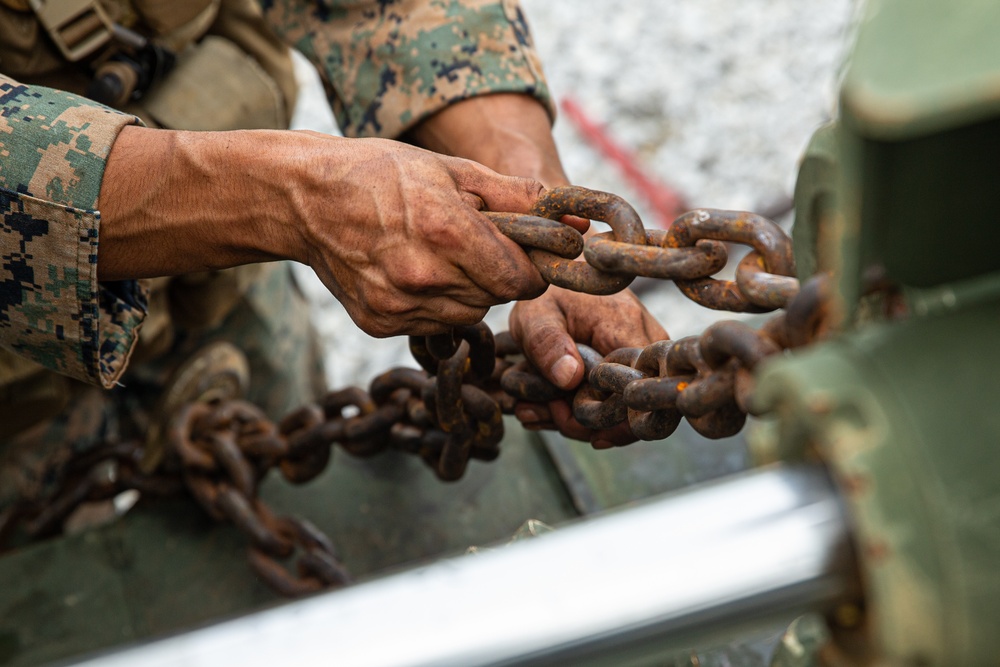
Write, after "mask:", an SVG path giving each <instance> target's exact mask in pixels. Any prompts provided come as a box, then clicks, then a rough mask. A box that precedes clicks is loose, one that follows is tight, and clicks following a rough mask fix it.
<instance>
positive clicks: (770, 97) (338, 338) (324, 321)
mask: <svg viewBox="0 0 1000 667" xmlns="http://www.w3.org/2000/svg"><path fill="white" fill-rule="evenodd" d="M521 4H522V7H523V9H524V11H525V13H526V14H527V17H528V22H529V24H530V25H531V27H532V30H533V34H534V38H535V42H536V46H537V47H538V50H539V51H540V53H541V55H542V59H543V63H544V66H545V73H546V75H547V78H548V81H549V84H550V87H551V89H552V92H553V94H554V96H555V99H556V102H557V104H559V105H560V115H559V118H558V119H557V121H556V124H555V135H556V141H557V144H558V146H559V150H560V153H561V155H562V159H563V163H564V165H565V167H566V172H567V174H568V175H569V177H570V179H571V180H572V181H573V182H574V183H576V184H578V185H582V186H586V187H589V188H594V189H597V190H604V191H607V192H613V193H615V194H618V195H620V196H622V197H624V198H625V199H626V200H628V201H629V202H630V203H631V204H632V205H633V206H634V207H635V208H636V210H638V211H639V213H640V215H641V216H642V219H643V221H644V224H645V225H646V226H647V227H654V226H657V225H659V224H661V217H662V216H661V215H659V214H658V211H657V209H656V207H655V206H654V205H653V204H652V202H650V201H649V199H648V198H647V197H644V196H643V194H642V189H641V187H639V186H638V185H637V183H636V181H635V179H634V178H629V177H628V176H626V175H625V173H624V172H623V169H622V165H621V164H620V163H619V162H616V161H615V160H614V159H612V158H611V157H610V156H609V155H608V153H607V151H606V150H602V149H601V148H600V147H599V146H598V145H597V139H595V136H594V132H593V131H592V132H591V134H590V135H588V134H587V133H586V132H584V131H581V127H580V125H579V123H578V122H577V121H576V119H575V118H574V117H573V115H572V114H571V113H568V112H567V105H571V107H575V109H577V110H578V111H579V113H582V114H583V116H584V117H585V118H586V120H589V122H590V123H592V124H593V125H594V126H596V128H597V130H596V131H597V134H599V135H602V136H603V137H604V138H605V139H607V140H609V141H611V142H613V143H614V144H615V145H616V146H617V147H618V148H619V149H621V152H623V153H625V154H627V157H628V158H629V161H630V162H631V163H632V165H633V167H634V168H635V169H637V170H638V171H640V172H641V173H642V174H643V175H644V176H645V177H646V179H647V180H648V181H650V182H651V183H653V184H654V185H661V186H663V187H666V188H668V189H669V190H672V191H674V192H676V193H677V194H678V195H680V196H681V197H682V198H683V200H684V201H685V202H687V204H689V205H690V207H699V206H704V207H711V208H726V209H741V210H750V211H754V212H758V213H771V212H780V211H782V210H786V209H787V207H788V206H789V205H790V201H791V190H792V187H793V186H794V179H795V173H796V169H797V164H798V158H799V155H800V153H801V152H802V150H803V149H804V147H805V144H806V142H807V141H808V139H809V137H810V135H811V134H812V132H813V130H814V129H815V128H816V127H817V126H818V125H820V124H821V123H822V122H824V121H825V120H826V119H828V118H829V117H831V116H832V114H833V110H834V106H835V103H836V100H835V97H834V91H835V84H836V79H837V74H838V69H839V63H840V60H841V57H842V54H843V53H844V50H845V47H846V42H847V36H848V33H849V26H850V23H851V14H852V2H851V0H821V1H820V2H808V3H807V2H801V1H800V0H752V1H750V2H747V1H746V0H630V2H628V3H610V2H604V1H599V0H522V3H521ZM297 65H298V66H299V67H298V74H299V77H300V79H301V82H302V84H303V85H302V93H301V96H300V100H299V104H298V107H297V110H296V116H295V119H294V126H295V127H298V128H309V129H315V130H320V131H325V132H336V128H335V124H334V121H333V118H332V116H331V114H330V111H329V108H328V106H327V103H326V100H325V98H324V95H323V92H322V89H321V87H320V85H319V82H318V79H317V77H316V75H315V73H314V72H313V71H312V69H311V68H310V66H309V65H308V64H306V63H305V61H304V59H299V60H298V61H297ZM572 110H573V108H570V109H569V111H572ZM778 217H780V218H783V220H782V221H783V222H784V223H785V224H786V226H787V225H788V224H790V220H789V219H788V216H778ZM738 259H739V257H738V256H736V257H734V258H733V260H732V261H731V263H730V264H731V266H732V265H734V264H735V261H738ZM300 277H301V278H302V281H301V282H302V284H303V286H304V288H305V289H306V290H307V292H308V294H309V295H310V296H311V298H312V299H313V301H314V303H315V306H316V307H315V311H314V312H315V316H316V322H317V325H318V326H319V328H320V331H321V332H322V335H323V337H324V340H325V343H326V350H327V357H326V361H327V363H326V369H327V375H328V377H329V381H330V383H331V386H333V387H340V386H343V385H346V384H361V385H365V384H367V383H368V382H369V381H370V380H371V378H372V377H374V376H375V375H378V374H379V373H381V372H382V371H384V370H386V369H388V368H390V367H393V366H398V365H405V366H414V365H415V364H414V362H413V361H412V360H411V359H410V356H409V352H408V350H407V347H406V340H405V338H398V339H390V340H375V339H372V338H370V337H368V336H366V335H365V334H364V333H362V332H361V331H360V330H358V329H357V327H355V326H354V325H353V323H352V322H351V321H350V318H348V316H347V315H346V313H345V312H344V311H343V309H342V308H341V307H340V306H339V304H338V303H337V302H336V301H335V300H334V299H333V298H332V297H330V295H329V294H328V293H327V292H326V290H325V289H324V288H323V286H322V285H321V284H320V283H319V281H318V280H316V279H315V277H314V276H312V275H311V271H310V270H309V269H307V268H305V267H303V270H302V271H301V272H300ZM642 287H643V289H642V292H643V294H642V299H643V301H644V303H645V304H646V305H647V307H648V308H649V309H650V310H651V311H652V312H653V314H654V315H655V316H656V317H657V319H659V320H660V321H661V322H662V323H663V324H664V326H665V327H666V328H667V331H669V332H670V334H671V337H672V338H674V339H676V338H680V337H682V336H687V335H693V334H696V333H700V332H701V331H702V330H703V329H704V328H705V326H707V325H708V324H710V323H711V322H712V321H714V320H715V319H718V318H720V317H723V316H722V315H720V314H719V313H716V312H713V311H708V310H705V309H703V308H700V307H699V306H697V305H695V304H693V303H691V302H689V301H687V300H686V299H684V298H683V297H682V296H681V295H680V294H679V292H677V290H676V289H675V288H674V287H673V285H672V284H668V283H663V284H656V285H648V284H647V285H643V286H642ZM508 310H509V309H508V308H503V307H501V308H495V309H494V310H493V311H492V312H491V313H490V316H489V318H488V320H487V322H488V323H489V324H490V326H491V327H492V328H493V330H494V331H499V330H503V329H506V328H507V327H506V318H507V313H508ZM726 317H731V316H726Z"/></svg>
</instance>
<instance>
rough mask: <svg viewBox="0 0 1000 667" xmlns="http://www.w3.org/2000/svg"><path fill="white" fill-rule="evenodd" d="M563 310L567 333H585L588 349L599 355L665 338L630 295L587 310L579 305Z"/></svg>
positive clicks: (646, 312) (594, 305)
mask: <svg viewBox="0 0 1000 667" xmlns="http://www.w3.org/2000/svg"><path fill="white" fill-rule="evenodd" d="M569 298H573V297H569ZM576 298H577V299H578V300H579V299H580V298H581V297H576ZM563 307H564V309H567V307H566V306H565V305H564V306H563ZM567 310H568V312H570V313H572V315H573V318H574V319H573V321H572V322H571V323H570V326H571V330H572V331H587V330H589V331H590V334H591V335H590V342H591V345H592V346H593V347H594V348H595V349H596V350H597V351H598V352H600V353H601V354H608V353H610V352H612V351H613V350H617V349H618V348H621V347H645V346H646V345H649V344H650V343H654V342H656V341H658V340H664V339H666V338H667V332H666V330H665V329H664V328H663V327H662V326H661V325H660V323H659V322H657V321H656V319H655V318H654V317H653V316H652V315H650V314H649V312H648V311H647V310H646V308H645V307H644V306H643V305H642V304H641V303H640V302H639V300H638V299H637V298H636V297H635V295H633V294H632V293H631V292H623V293H621V294H618V295H614V296H613V297H605V298H604V299H602V300H601V301H600V302H598V303H594V304H593V305H592V306H591V307H589V308H584V307H582V304H581V305H580V307H573V308H569V309H567Z"/></svg>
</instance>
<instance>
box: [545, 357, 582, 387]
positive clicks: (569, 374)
mask: <svg viewBox="0 0 1000 667" xmlns="http://www.w3.org/2000/svg"><path fill="white" fill-rule="evenodd" d="M579 364H580V362H579V361H577V360H576V358H575V357H573V356H572V355H570V354H565V355H563V356H562V357H560V358H559V361H557V362H556V363H554V364H552V377H553V378H554V379H555V381H556V384H557V385H559V386H560V387H563V388H565V387H566V386H567V385H568V384H569V383H570V381H572V379H573V375H575V374H576V369H577V367H578V366H579Z"/></svg>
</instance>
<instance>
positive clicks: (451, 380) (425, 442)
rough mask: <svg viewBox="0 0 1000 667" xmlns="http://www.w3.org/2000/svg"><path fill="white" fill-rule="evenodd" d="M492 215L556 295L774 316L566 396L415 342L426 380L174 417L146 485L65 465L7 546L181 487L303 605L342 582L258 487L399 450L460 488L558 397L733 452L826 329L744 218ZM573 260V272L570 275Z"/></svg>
mask: <svg viewBox="0 0 1000 667" xmlns="http://www.w3.org/2000/svg"><path fill="white" fill-rule="evenodd" d="M486 215H487V216H488V217H489V218H490V219H491V220H492V221H493V222H494V223H495V224H496V225H497V227H498V228H499V229H500V231H501V232H503V233H504V234H505V235H507V236H508V237H510V238H511V239H513V240H514V241H516V242H517V243H519V244H520V245H522V246H523V247H524V248H525V251H526V252H527V253H528V255H529V256H530V258H531V260H532V262H533V263H534V265H535V266H536V267H537V268H538V270H539V271H540V272H541V274H542V275H543V277H544V278H545V279H546V280H547V281H548V282H549V283H551V284H555V285H559V286H562V287H565V288H568V289H571V290H575V291H580V292H587V293H590V294H611V293H614V292H618V291H620V290H622V289H624V288H626V287H627V286H628V285H629V283H630V282H631V281H632V280H633V279H634V278H635V277H636V276H646V277H650V278H659V279H664V280H673V281H674V282H675V284H676V285H677V286H678V287H679V288H680V290H681V292H682V293H684V294H685V295H686V296H687V297H688V298H690V299H692V300H694V301H696V302H697V303H699V304H701V305H703V306H706V307H708V308H713V309H718V310H729V311H734V312H768V311H772V310H776V309H779V308H784V309H785V312H783V313H781V314H779V315H778V316H776V317H775V318H772V319H771V320H769V321H768V322H767V323H766V324H765V325H764V326H763V327H762V328H761V329H759V330H756V329H754V328H752V327H750V326H748V325H746V324H743V323H741V322H735V321H722V322H717V323H715V324H713V325H712V326H710V327H709V328H708V329H707V330H706V331H705V332H704V333H703V334H702V335H701V336H691V337H687V338H682V339H680V340H676V341H671V340H663V341H658V342H656V343H653V344H652V345H649V346H648V347H645V348H623V349H620V350H616V351H614V352H612V353H611V354H609V355H607V356H606V357H602V356H601V355H600V354H598V352H597V351H596V350H593V349H592V348H589V347H587V346H585V345H578V349H579V352H580V354H581V357H582V358H583V360H584V366H585V371H586V374H585V382H584V383H583V384H582V385H581V386H580V387H579V388H577V389H576V390H574V391H572V392H564V391H562V390H560V389H558V388H556V387H555V386H553V385H551V384H549V383H548V382H547V381H546V380H544V379H543V378H542V377H541V376H540V375H539V374H538V373H537V372H536V371H535V370H534V369H533V368H532V367H531V366H530V365H529V364H528V362H527V361H525V360H524V359H523V358H522V357H521V356H520V355H521V351H520V350H519V349H518V347H517V345H516V344H515V343H514V340H513V338H512V337H511V336H510V334H509V333H508V332H503V333H500V334H498V335H497V336H494V335H493V334H492V332H491V331H490V330H489V328H488V327H487V326H486V325H485V324H482V323H480V324H477V325H474V326H464V327H456V328H454V329H453V330H452V331H451V332H449V333H446V334H440V335H436V336H428V337H413V338H411V339H410V350H411V352H412V354H413V356H414V358H415V359H416V361H417V363H418V364H419V365H420V367H421V368H420V369H419V370H417V369H412V368H396V369H393V370H390V371H388V372H386V373H383V374H382V375H380V376H378V377H377V378H375V379H374V380H373V381H372V383H371V385H370V386H369V389H368V391H367V392H366V391H363V390H362V389H360V388H357V387H349V388H346V389H342V390H339V391H334V392H330V393H329V394H327V395H326V396H325V397H323V399H322V400H321V401H320V402H319V403H317V404H309V405H306V406H303V407H302V408H300V409H298V410H296V411H294V412H292V413H290V414H289V415H287V416H286V417H285V418H284V419H283V420H282V421H281V422H280V423H278V424H275V423H273V422H271V421H269V420H268V419H267V418H266V416H265V415H264V414H263V412H261V411H260V409H258V408H257V407H255V406H253V405H251V404H249V403H246V402H243V401H236V400H216V401H214V402H212V403H204V402H202V403H190V404H187V405H184V406H183V407H182V408H180V409H179V410H178V411H177V412H176V413H175V414H174V415H173V417H172V420H171V422H170V426H169V429H168V433H167V438H166V439H167V441H168V443H169V447H168V449H167V452H166V453H165V455H164V457H163V461H162V462H161V463H160V465H159V467H158V468H157V470H156V472H155V473H154V474H145V473H143V472H141V471H140V468H139V465H138V463H139V462H140V461H141V460H142V454H143V452H142V447H141V446H139V445H135V444H129V445H111V446H108V447H104V448H99V449H98V450H95V451H94V452H91V453H88V454H86V455H84V456H83V457H81V458H80V459H78V460H75V461H74V462H73V463H72V465H71V466H70V469H69V471H68V473H67V475H66V479H65V483H64V484H63V485H61V486H60V488H59V490H58V491H57V492H55V493H54V494H53V495H52V496H50V497H49V498H48V499H47V500H46V501H45V502H34V503H27V502H25V503H19V504H16V505H14V506H13V507H12V508H10V509H9V510H8V511H7V512H5V513H4V514H3V515H0V543H2V542H3V540H4V538H5V537H6V536H9V535H10V533H11V532H12V530H13V527H14V526H16V525H21V526H22V528H23V530H24V532H26V533H27V534H28V536H30V537H42V536H45V535H49V534H52V533H54V532H57V531H58V530H59V528H60V526H61V525H62V523H63V521H64V520H65V519H66V517H67V516H69V514H70V513H71V512H72V511H73V510H74V509H75V508H76V507H77V506H79V505H80V504H81V503H84V502H88V501H92V500H97V499H104V498H110V497H113V496H114V495H115V494H117V493H120V492H121V491H122V490H125V489H129V488H134V489H138V490H139V491H140V492H141V493H147V492H148V493H154V494H158V493H165V492H173V491H177V490H178V489H179V488H181V487H186V488H187V489H188V491H189V492H190V493H191V495H192V496H193V497H194V498H195V500H196V501H197V502H198V503H199V504H200V505H201V506H202V507H203V508H204V510H205V511H206V512H207V513H208V514H209V515H211V516H212V517H214V518H216V519H218V520H226V521H229V522H231V523H233V524H234V525H235V526H237V527H238V528H239V529H240V530H241V531H242V532H243V533H245V534H246V536H247V538H248V540H249V543H250V546H249V560H250V564H251V567H252V568H253V570H254V571H255V572H256V573H257V574H258V575H259V576H260V577H261V578H262V579H263V580H264V581H266V582H267V583H269V584H270V585H271V586H272V587H273V588H274V589H275V590H277V591H278V592H280V593H282V594H285V595H291V596H297V595H302V594H306V593H310V592H314V591H317V590H321V589H324V588H328V587H331V586H339V585H343V584H345V583H347V582H349V580H350V579H349V576H348V575H347V572H346V570H345V569H344V567H343V565H342V564H341V563H340V561H339V560H338V558H337V555H336V551H335V549H334V548H333V545H332V544H331V543H330V541H329V540H328V539H327V538H326V537H325V536H324V535H323V534H322V533H320V532H319V531H318V530H317V529H315V528H314V527H313V526H312V525H311V524H309V523H307V522H305V521H302V520H299V519H294V518H290V517H281V516H277V515H275V514H274V513H273V512H272V511H271V510H270V509H269V508H268V507H267V506H266V505H265V504H264V503H263V502H262V501H261V500H260V499H259V497H258V495H257V487H258V485H259V483H260V481H261V480H262V479H263V478H264V476H265V475H266V474H267V473H268V471H269V470H271V469H277V470H279V471H280V473H281V474H282V475H283V476H284V477H285V478H286V479H287V480H288V481H290V482H292V483H296V484H299V483H304V482H307V481H309V480H311V479H313V478H315V477H316V476H317V475H319V474H320V473H321V472H322V471H323V470H324V468H325V467H326V465H327V463H328V462H329V460H330V456H331V447H332V446H334V445H339V446H340V447H341V448H343V449H344V450H345V451H346V452H347V453H349V454H351V455H352V456H359V457H367V456H373V455H376V454H378V453H380V452H383V451H385V450H387V449H395V450H399V451H403V452H407V453H410V454H413V455H416V456H418V457H420V458H421V459H422V460H423V461H424V462H425V463H426V464H427V465H428V466H429V467H430V468H431V469H432V470H433V471H434V473H435V474H436V475H437V476H438V477H439V478H440V479H441V480H444V481H454V480H457V479H459V478H461V477H462V475H463V474H464V473H465V470H466V468H467V467H468V464H469V461H470V460H473V459H479V460H483V461H490V460H493V459H495V458H496V457H497V456H498V455H499V443H500V440H501V439H502V437H503V421H502V415H503V414H512V413H513V411H514V406H515V404H516V403H517V402H518V401H530V402H535V403H544V402H547V401H551V400H554V399H558V398H565V399H567V400H569V401H570V402H571V404H572V407H573V415H574V417H575V418H576V419H577V421H579V422H580V423H581V424H583V425H584V426H586V427H588V428H591V429H606V428H612V427H614V426H617V425H619V424H621V423H623V422H627V423H628V426H629V428H630V429H631V431H632V433H633V434H634V435H635V436H636V437H637V438H639V439H641V440H657V439H661V438H665V437H667V436H669V435H670V434H671V433H673V431H674V430H675V429H676V428H677V426H678V424H679V423H680V421H681V419H682V418H687V420H688V421H689V422H690V423H691V425H692V426H693V427H694V428H695V430H697V431H698V432H699V433H701V434H702V435H704V436H706V437H709V438H721V437H726V436H729V435H733V434H735V433H737V432H738V431H739V430H740V429H741V428H742V427H743V424H744V422H745V420H746V415H747V413H750V414H754V411H755V408H754V405H753V387H754V379H753V371H754V369H755V368H756V367H757V365H758V364H759V363H760V362H761V361H762V360H764V359H766V358H767V357H770V356H773V355H775V354H778V353H780V352H781V351H782V350H784V349H789V348H794V347H799V346H801V345H806V344H808V343H810V342H811V341H813V340H816V339H817V338H821V337H823V336H824V335H825V334H826V332H827V331H828V329H829V321H830V310H829V305H828V303H829V299H828V298H827V292H828V291H829V286H828V278H827V277H825V276H818V277H816V278H814V279H812V280H811V281H809V282H808V283H806V285H805V286H804V287H803V288H802V289H801V291H800V289H799V283H798V281H797V280H796V279H795V278H794V277H793V275H794V273H795V262H794V258H793V256H792V244H791V240H790V239H789V238H788V236H787V235H786V234H785V233H784V232H783V231H782V230H781V228H780V227H779V226H778V225H776V224H775V223H774V222H772V221H770V220H767V219H765V218H763V217H761V216H758V215H755V214H752V213H743V212H735V211H719V210H713V209H698V210H695V211H691V212H690V213H687V214H685V215H683V216H681V217H680V218H678V219H677V220H676V221H675V222H674V224H673V225H672V226H671V228H670V229H669V230H668V231H655V230H645V229H644V228H643V226H642V223H641V221H640V220H639V216H638V215H637V214H636V212H635V211H634V210H633V209H632V207H631V206H629V205H628V203H626V202H625V201H624V200H622V199H620V198H619V197H616V196H614V195H610V194H607V193H601V192H594V191H590V190H585V189H583V188H578V187H566V188H557V189H554V190H550V191H548V192H547V193H546V194H545V195H543V196H542V197H541V198H540V199H539V201H538V202H537V203H536V204H535V206H534V207H533V209H532V211H531V214H530V215H518V214H510V213H493V212H488V213H487V214H486ZM564 215H576V216H579V217H584V218H589V219H594V220H600V221H603V222H606V223H607V224H608V225H610V227H611V231H610V232H608V233H605V234H597V235H595V236H593V237H591V238H589V239H587V240H586V241H584V239H583V237H582V236H581V235H580V234H579V232H577V231H576V230H574V229H572V228H571V227H568V226H566V225H563V224H561V223H559V222H557V220H558V219H559V218H561V217H562V216H564ZM727 243H728V244H742V245H747V246H750V247H751V248H752V251H751V252H750V253H749V254H748V255H747V256H746V257H745V258H744V259H743V260H742V261H741V262H740V263H739V266H738V267H737V269H736V280H735V281H726V280H718V279H715V278H713V277H712V276H714V275H715V274H716V273H718V272H719V271H720V270H722V269H723V268H724V267H725V266H726V263H727V261H728V252H727V248H726V244H727ZM581 252H582V253H583V257H584V260H583V261H581V260H578V259H576V258H577V257H578V256H579V255H580V254H581ZM109 470H111V471H113V472H110V473H109V472H108V471H109ZM288 562H291V563H292V564H293V565H294V570H292V569H289V568H288V567H287V566H286V565H285V563H288Z"/></svg>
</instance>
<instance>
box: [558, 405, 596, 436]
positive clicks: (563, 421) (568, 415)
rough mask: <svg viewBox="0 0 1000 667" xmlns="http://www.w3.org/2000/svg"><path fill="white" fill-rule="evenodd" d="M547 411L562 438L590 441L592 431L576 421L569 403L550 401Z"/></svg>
mask: <svg viewBox="0 0 1000 667" xmlns="http://www.w3.org/2000/svg"><path fill="white" fill-rule="evenodd" d="M549 411H550V412H551V414H552V421H553V422H555V425H556V427H557V428H558V429H559V432H560V433H562V434H563V435H564V436H566V437H567V438H571V439H573V440H579V441H581V442H588V441H590V437H591V434H592V433H593V431H591V430H590V429H589V428H587V427H586V426H584V425H583V424H581V423H580V422H578V421H577V420H576V418H575V417H574V416H573V410H572V408H571V407H570V405H569V403H567V402H566V401H551V402H550V403H549Z"/></svg>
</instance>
